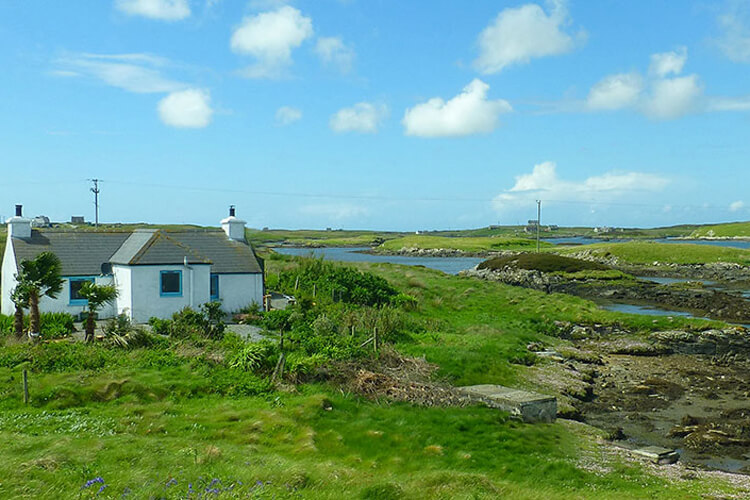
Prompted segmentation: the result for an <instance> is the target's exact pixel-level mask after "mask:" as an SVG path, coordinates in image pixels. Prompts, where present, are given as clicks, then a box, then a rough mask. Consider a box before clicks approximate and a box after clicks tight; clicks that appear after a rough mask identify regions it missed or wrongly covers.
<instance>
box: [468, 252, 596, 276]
mask: <svg viewBox="0 0 750 500" xmlns="http://www.w3.org/2000/svg"><path fill="white" fill-rule="evenodd" d="M506 266H511V267H513V268H516V269H527V270H533V271H541V272H544V273H554V272H562V273H577V272H580V271H606V270H608V269H609V268H608V267H607V266H605V265H602V264H599V263H597V262H590V261H586V260H580V259H573V258H570V257H564V256H562V255H556V254H551V253H523V254H520V255H506V256H502V257H494V258H492V259H489V260H486V261H484V262H482V263H480V264H479V269H490V270H498V269H503V268H504V267H506Z"/></svg>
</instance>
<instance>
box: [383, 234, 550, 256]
mask: <svg viewBox="0 0 750 500" xmlns="http://www.w3.org/2000/svg"><path fill="white" fill-rule="evenodd" d="M541 244H542V246H551V245H550V244H549V243H545V242H542V243H541ZM402 248H421V249H433V248H448V249H454V250H461V251H464V252H487V251H497V250H516V249H530V248H536V241H534V240H532V239H528V238H510V237H501V236H499V237H491V236H469V237H448V236H430V235H411V236H404V237H401V238H395V239H391V240H388V241H386V242H385V243H383V244H382V245H380V246H379V247H378V250H387V251H398V250H401V249H402Z"/></svg>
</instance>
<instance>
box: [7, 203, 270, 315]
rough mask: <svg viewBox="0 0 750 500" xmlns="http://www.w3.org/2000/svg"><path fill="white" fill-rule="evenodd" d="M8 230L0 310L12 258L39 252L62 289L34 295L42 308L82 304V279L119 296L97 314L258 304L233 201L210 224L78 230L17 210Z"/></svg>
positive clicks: (259, 283)
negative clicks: (39, 221) (213, 226)
mask: <svg viewBox="0 0 750 500" xmlns="http://www.w3.org/2000/svg"><path fill="white" fill-rule="evenodd" d="M7 223H8V236H7V243H6V246H5V253H4V255H3V263H2V277H1V280H0V281H1V282H0V292H1V295H0V310H1V311H2V313H3V314H7V315H11V314H13V311H14V304H13V301H12V300H11V294H12V292H13V289H14V288H15V286H16V284H17V282H16V274H17V273H18V265H19V263H20V262H21V261H23V260H26V259H33V258H34V257H36V256H37V255H39V254H40V253H42V252H45V251H48V252H52V253H54V254H56V255H57V256H58V257H59V259H60V261H61V262H62V276H63V278H64V284H63V291H62V292H61V293H60V294H59V295H58V297H57V298H55V299H50V298H48V297H45V298H43V299H42V300H41V301H40V304H39V306H40V310H41V311H43V312H67V313H70V314H73V315H75V316H77V315H79V314H80V313H81V312H83V311H85V310H86V300H85V299H83V298H82V297H80V295H79V294H78V292H79V291H80V289H81V286H82V285H83V283H85V282H87V281H88V282H95V283H97V284H114V285H115V286H116V287H117V290H118V292H119V295H118V297H117V299H116V301H115V302H114V303H113V304H109V305H108V306H106V307H105V308H104V309H103V310H101V311H100V312H99V317H101V318H106V317H113V316H115V315H118V314H125V315H126V316H128V317H129V318H130V319H131V320H132V321H134V322H137V323H142V322H146V321H148V319H149V318H151V317H158V318H167V317H169V316H171V315H172V314H173V313H175V312H177V311H179V310H181V309H183V308H184V307H192V308H197V307H198V306H200V305H201V304H204V303H206V302H211V301H220V302H221V305H222V309H223V310H224V311H226V312H234V311H237V310H239V309H241V308H243V307H245V306H248V305H250V304H252V303H256V304H258V305H261V304H263V295H264V286H263V262H262V260H261V259H259V258H258V257H257V255H256V254H255V252H254V250H253V248H252V246H251V245H250V244H249V243H248V242H247V241H246V239H245V221H243V220H240V219H238V218H237V217H236V216H235V213H234V207H232V208H230V213H229V217H227V218H226V219H224V220H222V221H221V226H222V229H223V231H218V230H200V229H195V230H174V231H173V230H164V229H136V230H135V231H90V230H89V231H83V230H59V229H36V228H32V221H31V220H30V219H26V218H24V217H23V216H22V211H21V206H20V205H17V206H16V216H15V217H12V218H10V219H8V221H7Z"/></svg>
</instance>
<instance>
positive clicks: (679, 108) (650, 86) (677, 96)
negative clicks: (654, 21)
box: [585, 47, 744, 120]
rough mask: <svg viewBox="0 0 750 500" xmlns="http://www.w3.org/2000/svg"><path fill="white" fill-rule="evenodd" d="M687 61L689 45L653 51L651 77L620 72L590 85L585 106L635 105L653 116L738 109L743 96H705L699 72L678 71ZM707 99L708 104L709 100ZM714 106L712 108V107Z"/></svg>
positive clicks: (603, 107)
mask: <svg viewBox="0 0 750 500" xmlns="http://www.w3.org/2000/svg"><path fill="white" fill-rule="evenodd" d="M686 61H687V49H685V48H684V47H681V48H679V49H677V50H676V51H672V52H663V53H660V54H653V55H652V56H651V64H650V66H649V78H648V79H647V80H646V81H645V82H644V79H643V78H642V77H641V76H640V74H638V73H620V74H616V75H610V76H607V77H605V78H603V79H602V80H601V81H599V82H598V83H597V84H596V85H594V86H593V87H591V90H590V91H589V95H588V97H587V99H586V103H585V107H586V108H587V109H589V110H617V109H625V108H634V109H636V110H638V111H640V112H641V113H643V114H645V115H646V116H649V117H651V118H655V119H659V120H669V119H674V118H679V117H681V116H684V115H686V114H688V113H691V112H696V111H707V110H715V109H716V110H717V109H719V107H722V106H723V107H724V109H738V108H740V107H741V106H742V105H743V104H744V103H743V102H742V100H723V101H722V100H714V101H713V102H710V101H707V102H704V100H703V86H702V84H701V82H700V79H699V77H698V75H695V74H693V75H687V76H670V75H679V74H680V73H682V69H683V67H684V66H685V63H686ZM707 103H708V104H707ZM712 106H713V107H714V109H711V107H712Z"/></svg>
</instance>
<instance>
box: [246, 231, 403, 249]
mask: <svg viewBox="0 0 750 500" xmlns="http://www.w3.org/2000/svg"><path fill="white" fill-rule="evenodd" d="M245 234H246V236H247V239H248V241H249V242H250V243H252V244H254V245H262V246H274V245H280V244H287V245H295V246H326V247H338V246H342V247H347V246H348V247H366V246H374V245H377V244H379V243H381V242H382V241H383V240H386V239H389V238H396V237H399V236H401V235H402V234H403V233H392V232H387V231H379V232H376V231H341V230H336V231H316V230H306V229H300V230H294V231H292V230H286V229H270V230H266V231H259V230H257V229H248V230H247V231H246V232H245Z"/></svg>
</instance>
